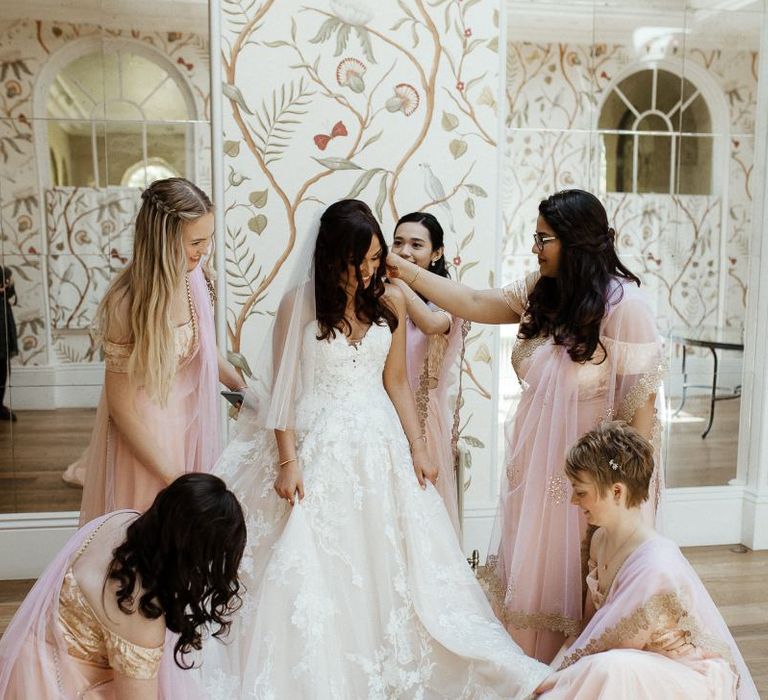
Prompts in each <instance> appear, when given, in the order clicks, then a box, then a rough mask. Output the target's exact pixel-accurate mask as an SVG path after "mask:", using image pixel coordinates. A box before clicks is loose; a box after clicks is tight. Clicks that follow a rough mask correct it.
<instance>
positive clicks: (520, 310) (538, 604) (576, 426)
mask: <svg viewBox="0 0 768 700" xmlns="http://www.w3.org/2000/svg"><path fill="white" fill-rule="evenodd" d="M537 281H538V273H535V274H532V275H529V276H528V277H527V278H526V279H525V280H520V281H519V282H516V283H514V284H512V285H510V286H509V287H506V288H505V289H504V290H503V292H504V297H505V300H506V301H507V303H508V304H509V306H510V308H511V309H512V310H513V311H515V313H517V314H520V315H521V316H523V315H524V314H525V312H526V308H527V305H528V294H529V293H530V291H531V290H532V289H533V286H534V285H535V284H536V282H537ZM600 342H601V343H602V347H603V348H604V351H603V350H601V349H600V347H599V346H598V351H597V353H596V356H595V358H594V359H593V360H592V361H591V362H586V363H578V362H574V361H573V360H572V359H571V358H570V356H569V355H568V350H567V348H566V347H563V346H561V345H555V344H554V342H553V340H552V338H551V337H549V336H547V337H536V338H531V339H528V340H524V339H520V338H518V339H517V341H516V343H515V345H514V348H513V351H512V358H511V361H512V365H513V367H514V369H515V372H516V374H517V377H518V379H519V382H520V386H521V389H522V392H521V396H520V401H519V404H518V406H517V408H516V410H515V412H514V414H512V415H510V417H509V418H508V420H507V424H506V427H505V433H506V451H505V473H504V474H503V475H502V480H501V482H502V483H501V502H500V508H499V516H498V518H497V523H496V527H495V529H494V539H493V541H492V542H491V548H490V550H489V551H491V552H495V554H494V555H492V556H490V557H489V561H488V567H487V572H488V573H487V575H488V576H489V578H490V581H489V584H488V585H489V588H490V589H491V593H492V597H493V598H494V604H495V607H496V610H497V614H499V616H500V617H501V619H502V620H503V621H504V622H505V624H506V626H507V628H508V630H509V631H510V633H511V635H512V637H513V638H514V639H515V641H516V642H517V643H518V644H520V646H521V647H523V649H524V650H525V652H526V653H528V654H529V655H532V656H535V657H536V658H538V659H539V660H541V661H545V662H549V661H551V660H552V658H553V657H554V654H555V653H556V651H557V649H558V648H559V647H560V645H561V644H562V642H563V639H564V635H569V634H574V633H575V632H576V631H577V630H578V628H579V624H580V620H581V614H582V601H583V580H584V576H583V573H582V556H581V544H582V539H583V536H584V534H585V530H586V523H585V521H584V518H583V515H582V514H581V513H580V512H579V510H578V509H577V508H573V507H571V506H570V504H569V500H570V484H569V482H568V480H567V479H566V477H565V473H564V471H563V469H564V466H565V456H566V454H567V451H568V449H569V448H570V447H571V445H572V444H573V443H574V442H575V441H576V440H577V439H578V438H579V437H581V436H582V435H583V434H584V433H586V432H588V431H589V430H591V429H592V428H594V427H595V426H596V425H598V424H599V423H600V422H601V421H603V420H610V419H622V420H626V421H627V422H631V421H632V419H633V417H634V415H635V412H636V411H637V409H638V408H639V407H641V406H642V405H644V404H645V403H646V402H647V401H648V399H649V398H650V397H651V396H652V395H654V394H656V393H657V392H658V390H659V387H660V385H661V380H662V377H663V374H664V370H665V363H664V350H663V346H662V343H661V340H660V337H659V334H658V331H657V329H656V324H655V320H654V316H653V313H652V311H651V308H650V305H649V304H648V302H647V300H646V299H645V295H644V293H643V292H641V291H640V289H638V287H637V286H636V285H635V283H634V282H630V281H627V280H623V279H619V278H614V280H613V282H612V285H611V288H610V289H609V291H608V293H607V306H606V312H605V316H604V317H603V321H602V323H601V326H600ZM661 479H662V477H661V470H660V469H659V468H658V465H657V469H656V471H655V474H654V478H653V484H652V488H651V498H650V503H651V504H652V505H651V506H650V509H651V510H653V508H654V507H655V505H656V503H657V501H658V496H659V494H660V493H661V490H662V483H661ZM650 515H651V519H652V513H651V514H650Z"/></svg>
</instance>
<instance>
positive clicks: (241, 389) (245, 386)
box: [232, 384, 248, 391]
mask: <svg viewBox="0 0 768 700" xmlns="http://www.w3.org/2000/svg"><path fill="white" fill-rule="evenodd" d="M247 388H248V385H247V384H243V386H239V387H237V389H232V391H245V390H246V389H247Z"/></svg>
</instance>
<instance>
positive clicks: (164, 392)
mask: <svg viewBox="0 0 768 700" xmlns="http://www.w3.org/2000/svg"><path fill="white" fill-rule="evenodd" d="M141 199H142V203H141V209H140V210H139V213H138V215H137V216H136V230H135V234H134V242H133V256H132V258H131V261H130V262H129V263H128V265H127V266H126V267H125V269H123V270H122V271H121V272H120V273H119V274H118V276H117V277H116V278H115V280H114V281H113V282H112V284H111V285H110V288H109V290H108V291H107V293H106V295H105V297H104V299H103V300H102V302H101V304H100V306H99V309H98V311H97V315H96V332H97V334H98V335H99V336H101V338H102V339H108V340H116V339H114V338H110V337H109V336H110V321H111V320H112V319H113V318H114V317H113V314H114V313H115V312H116V309H117V307H118V304H119V303H120V301H121V300H123V299H124V298H125V299H127V300H128V302H129V304H130V311H129V324H130V336H131V337H130V342H131V343H133V348H132V349H131V353H130V356H129V358H128V377H129V379H130V380H131V382H132V383H135V384H137V385H139V386H143V387H144V389H145V391H146V392H147V393H148V394H149V396H150V397H152V398H153V399H155V400H158V401H159V402H160V404H161V405H165V403H166V402H167V400H168V393H169V391H170V388H171V382H172V381H173V377H174V374H175V371H176V357H175V339H174V328H173V323H172V321H171V304H172V302H173V299H174V294H177V293H178V290H179V287H181V285H182V284H184V275H185V274H186V271H187V264H186V256H185V255H184V245H183V241H182V232H183V229H184V225H185V224H186V223H188V222H190V221H194V220H196V219H199V218H200V217H201V216H204V215H205V214H207V213H209V212H210V211H211V210H212V209H213V205H212V204H211V200H210V199H209V198H208V196H207V195H206V194H205V192H203V191H202V190H201V189H200V188H199V187H197V185H195V184H193V183H192V182H190V181H189V180H185V179H184V178H182V177H171V178H168V179H165V180H155V182H153V183H152V184H151V185H150V186H149V187H148V188H147V189H146V190H144V192H142V194H141ZM120 340H122V339H120Z"/></svg>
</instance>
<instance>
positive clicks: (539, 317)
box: [518, 190, 640, 362]
mask: <svg viewBox="0 0 768 700" xmlns="http://www.w3.org/2000/svg"><path fill="white" fill-rule="evenodd" d="M539 214H540V215H541V216H542V218H543V219H544V220H545V221H546V222H547V223H548V224H549V225H550V226H551V227H552V230H553V231H554V232H555V235H556V236H557V237H558V239H559V240H560V244H561V253H560V265H559V268H558V273H557V277H541V278H540V279H539V281H538V282H537V283H536V285H535V286H534V288H533V290H532V291H531V294H530V296H529V297H528V308H527V309H526V311H525V314H524V316H523V318H522V320H521V322H520V329H519V331H518V337H520V338H526V339H527V338H535V337H536V336H539V335H545V336H548V335H551V336H553V338H554V342H555V344H556V345H564V346H565V347H567V348H568V354H569V355H570V357H571V359H572V360H573V361H574V362H587V361H589V360H591V359H592V358H593V357H594V356H595V351H596V350H597V348H598V346H599V347H600V348H601V350H602V351H603V354H605V348H604V347H603V346H602V343H601V342H600V322H601V321H602V320H603V317H604V316H605V310H606V306H607V305H608V303H609V302H610V303H613V302H614V301H615V300H614V299H610V298H609V297H610V296H611V294H612V293H613V292H614V291H618V290H617V289H615V282H614V278H615V277H621V278H624V279H628V280H632V281H633V282H635V283H636V284H637V286H638V287H639V286H640V280H639V279H638V277H637V276H636V275H634V274H633V273H632V272H630V271H629V270H628V269H627V268H626V267H625V266H624V265H623V264H622V262H621V261H620V260H619V258H618V255H616V249H615V247H614V238H615V236H616V232H615V231H614V230H613V229H612V228H611V227H610V226H609V225H608V216H607V214H606V213H605V208H604V207H603V205H602V204H601V203H600V200H599V199H598V198H597V197H595V195H593V194H590V193H589V192H584V191H583V190H563V191H562V192H557V193H555V194H553V195H551V196H550V197H547V199H544V200H542V202H541V203H540V204H539ZM619 290H620V288H619ZM602 359H603V360H604V359H605V356H603V358H602Z"/></svg>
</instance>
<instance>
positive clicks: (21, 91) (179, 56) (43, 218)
mask: <svg viewBox="0 0 768 700" xmlns="http://www.w3.org/2000/svg"><path fill="white" fill-rule="evenodd" d="M94 37H96V38H101V39H102V40H103V41H104V42H105V43H104V44H103V45H104V46H105V47H108V42H109V41H110V40H112V39H121V40H129V41H135V42H139V43H142V44H145V45H149V46H152V47H154V48H155V49H157V50H158V51H159V52H161V53H162V54H164V55H165V56H166V57H168V58H169V59H170V60H171V61H172V62H173V63H174V64H175V65H176V66H177V67H178V69H179V70H180V71H181V72H182V74H184V75H185V76H186V77H187V78H188V79H189V83H190V85H191V87H192V91H193V95H194V99H195V101H196V104H197V108H198V113H199V114H200V115H204V117H203V118H204V119H208V118H209V116H208V115H209V85H208V83H209V68H208V65H209V59H208V45H207V39H206V38H203V37H201V36H198V35H195V34H188V33H180V32H154V33H151V32H143V31H142V32H138V31H128V30H122V29H120V30H117V29H114V30H113V29H110V28H109V27H97V26H92V25H85V24H70V23H63V22H49V21H43V20H40V21H35V20H14V21H4V20H3V21H0V255H1V257H2V264H4V265H8V266H9V267H11V268H12V270H13V272H14V278H15V283H16V291H17V296H18V306H16V307H15V308H14V314H15V317H16V321H17V326H18V330H19V345H20V354H19V356H18V357H17V358H15V360H14V363H15V364H18V365H21V366H30V367H31V366H38V365H54V366H55V365H57V364H59V363H66V362H90V361H95V360H98V359H99V358H98V356H97V355H96V354H95V353H94V349H93V347H92V345H91V341H90V338H89V337H88V332H87V328H88V327H89V325H90V322H91V320H92V316H93V311H94V309H95V306H96V304H97V302H98V298H99V296H100V295H101V294H102V293H103V290H104V288H105V287H106V284H107V283H108V278H109V275H110V274H111V273H112V272H113V271H114V270H115V269H116V268H119V267H120V266H121V264H122V262H121V261H122V259H124V257H125V255H126V254H127V253H129V252H130V251H129V249H128V248H127V247H126V234H127V233H128V232H129V229H130V225H131V220H132V217H133V214H134V211H135V203H133V202H131V201H130V200H131V199H134V200H135V199H138V191H137V190H134V191H133V192H131V191H122V192H121V193H118V192H117V191H116V188H110V189H104V190H94V189H91V190H87V189H85V188H82V189H80V190H78V189H76V188H53V189H49V190H48V191H44V192H41V190H40V189H39V188H40V185H39V180H38V176H41V179H42V176H43V175H44V173H39V172H38V168H39V167H40V164H38V163H37V157H36V151H35V149H36V145H37V144H36V143H35V134H36V129H35V121H36V119H39V118H44V117H45V114H35V113H34V111H33V109H34V105H33V94H34V89H35V84H36V81H37V80H38V77H39V75H40V72H41V70H42V69H43V67H44V66H45V65H46V64H47V63H48V62H49V61H56V60H57V58H56V54H57V52H58V51H60V50H61V49H62V48H64V47H66V46H68V45H69V44H71V43H72V42H74V41H77V40H80V39H84V38H94ZM199 132H200V130H197V132H196V135H195V139H196V144H195V147H196V152H197V153H198V154H201V155H202V162H203V163H205V161H208V160H209V155H210V154H209V152H205V141H206V140H207V139H205V138H203V137H202V136H201V134H200V133H199ZM107 155H108V154H107ZM43 167H44V168H46V169H47V168H48V163H47V162H45V163H44V164H43ZM209 172H210V168H209V166H208V165H207V164H206V165H205V166H204V167H203V168H202V169H201V173H202V177H203V179H207V178H208V176H209ZM204 184H205V183H204ZM45 251H47V255H45ZM46 270H47V273H46ZM46 300H47V301H48V304H46ZM46 307H47V308H46ZM48 330H50V337H51V338H52V341H53V346H52V347H48V345H47V340H46V339H47V337H48V336H49V333H48Z"/></svg>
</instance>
